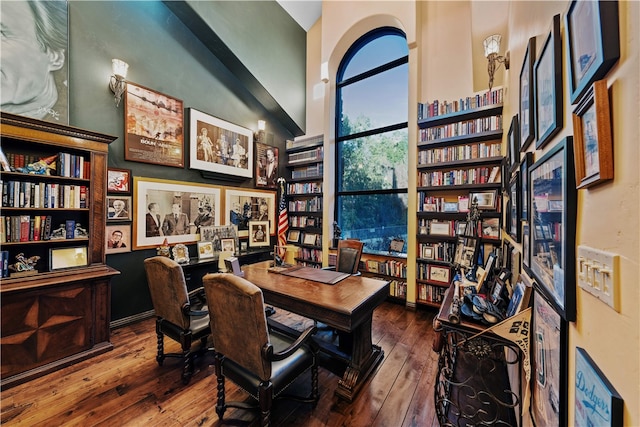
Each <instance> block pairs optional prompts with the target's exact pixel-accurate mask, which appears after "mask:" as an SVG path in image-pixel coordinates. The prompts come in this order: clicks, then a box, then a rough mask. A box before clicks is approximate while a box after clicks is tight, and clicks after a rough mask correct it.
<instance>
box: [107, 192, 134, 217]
mask: <svg viewBox="0 0 640 427" xmlns="http://www.w3.org/2000/svg"><path fill="white" fill-rule="evenodd" d="M132 218H133V209H131V196H107V222H114V221H131V219H132Z"/></svg>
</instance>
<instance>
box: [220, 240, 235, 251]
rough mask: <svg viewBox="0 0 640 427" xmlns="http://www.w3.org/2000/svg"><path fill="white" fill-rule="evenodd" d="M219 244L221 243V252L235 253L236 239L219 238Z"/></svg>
mask: <svg viewBox="0 0 640 427" xmlns="http://www.w3.org/2000/svg"><path fill="white" fill-rule="evenodd" d="M220 245H222V252H231V253H236V239H234V238H226V239H220Z"/></svg>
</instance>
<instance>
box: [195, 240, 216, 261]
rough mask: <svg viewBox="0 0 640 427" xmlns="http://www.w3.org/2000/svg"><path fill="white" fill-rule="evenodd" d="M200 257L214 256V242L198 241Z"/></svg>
mask: <svg viewBox="0 0 640 427" xmlns="http://www.w3.org/2000/svg"><path fill="white" fill-rule="evenodd" d="M197 248H198V259H208V258H213V242H198V244H197Z"/></svg>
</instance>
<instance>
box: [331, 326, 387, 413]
mask: <svg viewBox="0 0 640 427" xmlns="http://www.w3.org/2000/svg"><path fill="white" fill-rule="evenodd" d="M372 318H373V315H371V316H369V318H368V319H367V321H366V322H364V323H363V324H361V325H360V326H358V327H357V328H356V329H354V330H353V331H352V332H351V333H346V332H339V335H340V350H342V351H344V352H345V353H347V354H350V355H351V359H350V361H349V364H348V365H347V369H346V370H345V371H344V374H343V375H342V378H340V380H339V381H338V388H337V389H336V395H338V396H340V397H342V398H343V399H346V400H348V401H349V402H351V401H353V398H354V397H355V395H356V394H358V391H359V390H360V388H362V384H363V383H364V382H365V381H366V379H367V377H368V376H369V374H370V373H371V372H372V371H373V370H374V369H375V368H376V366H378V364H379V363H380V362H381V361H382V359H383V358H384V350H382V348H381V347H380V346H377V345H374V344H373V343H372V341H371V322H372Z"/></svg>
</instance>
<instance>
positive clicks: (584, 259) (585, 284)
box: [576, 245, 620, 312]
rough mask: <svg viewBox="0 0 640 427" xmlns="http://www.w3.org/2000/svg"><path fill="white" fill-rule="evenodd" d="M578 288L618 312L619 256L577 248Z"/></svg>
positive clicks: (586, 247) (591, 249)
mask: <svg viewBox="0 0 640 427" xmlns="http://www.w3.org/2000/svg"><path fill="white" fill-rule="evenodd" d="M576 261H577V262H576V267H577V269H578V271H577V272H576V273H577V278H578V286H580V287H581V288H582V289H584V290H585V291H587V292H589V293H590V294H592V295H594V296H595V297H596V298H598V299H600V300H601V301H602V302H604V303H605V304H607V305H608V306H610V307H611V308H613V309H614V310H615V311H617V312H620V283H619V281H620V277H619V276H620V256H619V255H618V254H614V253H611V252H605V251H601V250H598V249H593V248H590V247H588V246H585V245H580V246H578V259H577V260H576Z"/></svg>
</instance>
